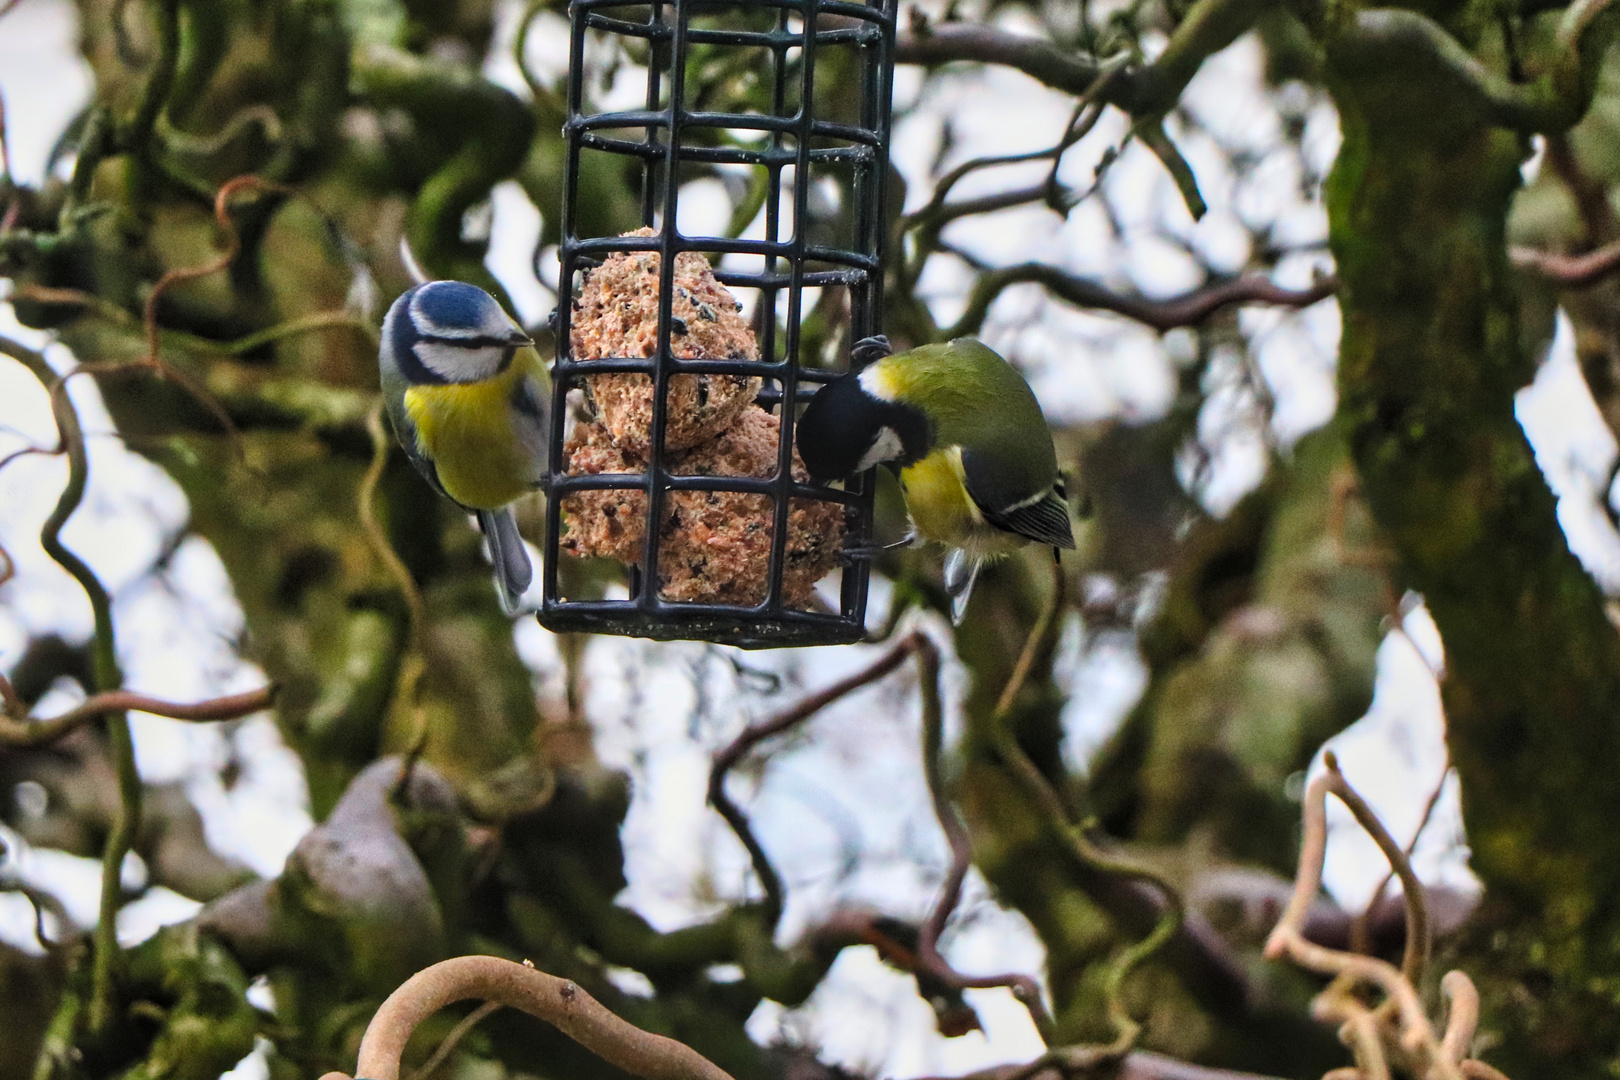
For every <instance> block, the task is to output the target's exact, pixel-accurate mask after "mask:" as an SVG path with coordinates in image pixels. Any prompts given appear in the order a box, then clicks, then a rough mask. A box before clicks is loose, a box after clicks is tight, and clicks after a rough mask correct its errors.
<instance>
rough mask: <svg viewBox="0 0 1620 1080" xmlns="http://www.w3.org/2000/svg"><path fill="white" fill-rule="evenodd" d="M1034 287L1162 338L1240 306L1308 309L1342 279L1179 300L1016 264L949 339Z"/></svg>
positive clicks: (979, 288)
mask: <svg viewBox="0 0 1620 1080" xmlns="http://www.w3.org/2000/svg"><path fill="white" fill-rule="evenodd" d="M1020 284H1036V285H1040V286H1042V287H1044V288H1045V289H1046V290H1047V291H1048V292H1050V293H1051V294H1052V295H1053V296H1056V297H1057V298H1058V299H1060V300H1063V301H1065V302H1067V303H1070V304H1073V305H1074V306H1076V307H1081V308H1092V309H1095V310H1098V311H1112V312H1114V313H1115V314H1117V315H1123V316H1125V317H1126V318H1128V319H1132V320H1134V321H1136V322H1139V323H1141V324H1142V325H1144V326H1147V327H1151V328H1152V329H1154V330H1157V331H1159V332H1160V333H1161V334H1162V333H1164V332H1166V331H1168V330H1174V329H1177V328H1179V327H1184V326H1197V325H1199V324H1200V323H1202V322H1204V320H1206V319H1208V318H1209V317H1210V316H1212V315H1214V314H1215V313H1216V312H1218V311H1221V310H1222V309H1223V308H1228V307H1232V306H1234V305H1238V304H1270V305H1274V306H1278V307H1291V308H1306V307H1310V306H1311V305H1312V304H1315V303H1317V302H1319V301H1322V300H1325V299H1327V298H1328V297H1329V296H1332V295H1333V294H1334V293H1335V292H1337V291H1338V288H1339V283H1338V279H1337V278H1334V277H1331V276H1330V277H1325V278H1323V279H1322V280H1320V281H1318V282H1316V283H1315V284H1313V285H1311V286H1310V287H1309V288H1305V289H1290V288H1286V287H1284V286H1282V285H1278V284H1277V283H1276V282H1274V281H1272V280H1271V279H1270V278H1266V277H1260V276H1258V275H1251V276H1246V277H1239V278H1233V279H1232V280H1230V281H1221V282H1217V283H1216V284H1214V285H1207V286H1204V287H1203V288H1199V289H1194V290H1193V291H1191V292H1188V293H1184V294H1182V295H1181V296H1173V297H1170V298H1169V299H1166V300H1154V299H1151V298H1149V297H1146V296H1143V295H1142V294H1140V293H1134V292H1117V291H1115V290H1113V289H1110V288H1108V287H1107V286H1106V285H1102V284H1100V283H1098V282H1095V281H1092V280H1090V279H1088V278H1083V277H1080V276H1079V275H1076V274H1071V273H1069V272H1068V271H1065V270H1061V269H1059V268H1058V267H1055V266H1049V265H1047V264H1045V263H1018V264H1016V265H1013V266H1007V267H1002V268H1000V269H997V270H991V271H988V272H987V273H985V274H984V275H982V276H981V277H980V278H979V280H978V282H977V283H976V284H975V285H974V287H973V291H972V292H971V293H970V294H969V296H968V304H967V308H966V310H964V311H963V313H962V316H961V318H959V319H958V320H957V322H956V324H955V325H954V326H952V327H951V328H950V329H949V330H948V331H945V336H946V337H962V336H964V335H969V334H973V333H976V332H977V331H978V330H979V328H980V327H981V326H983V325H984V319H985V316H986V315H987V314H988V312H989V310H990V305H991V304H992V303H994V302H995V300H996V298H997V297H999V296H1000V295H1001V294H1002V293H1003V292H1005V291H1006V290H1007V289H1008V288H1009V287H1011V286H1013V285H1020Z"/></svg>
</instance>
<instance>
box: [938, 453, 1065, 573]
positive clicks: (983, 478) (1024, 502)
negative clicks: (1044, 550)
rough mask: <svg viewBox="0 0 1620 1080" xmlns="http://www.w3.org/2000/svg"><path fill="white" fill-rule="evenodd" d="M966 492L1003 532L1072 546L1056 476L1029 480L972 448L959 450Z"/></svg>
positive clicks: (991, 522)
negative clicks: (1043, 482)
mask: <svg viewBox="0 0 1620 1080" xmlns="http://www.w3.org/2000/svg"><path fill="white" fill-rule="evenodd" d="M962 472H963V473H964V474H965V476H966V479H967V489H968V495H969V497H971V498H972V499H973V502H974V504H975V505H976V506H978V508H979V512H980V513H981V514H983V515H984V520H985V521H987V522H989V523H990V524H991V525H994V526H995V527H996V528H998V529H1001V530H1003V531H1005V532H1010V533H1013V534H1015V535H1018V536H1022V537H1025V538H1027V539H1030V540H1033V541H1035V542H1036V543H1038V544H1046V545H1049V546H1051V547H1058V548H1070V549H1072V548H1073V547H1074V528H1073V526H1072V525H1071V524H1070V523H1069V502H1068V500H1067V499H1065V498H1064V497H1063V485H1062V482H1061V481H1060V480H1058V479H1057V478H1056V477H1053V478H1052V479H1050V480H1048V481H1047V482H1046V484H1045V486H1044V487H1043V486H1040V485H1039V484H1034V483H1031V482H1030V479H1029V477H1028V476H1027V475H1024V474H1023V471H1022V470H1020V469H1017V468H1008V467H1006V466H1005V465H1003V464H1001V463H999V462H998V461H997V460H996V459H994V458H991V457H989V456H987V455H984V454H978V453H975V452H973V451H972V450H963V451H962Z"/></svg>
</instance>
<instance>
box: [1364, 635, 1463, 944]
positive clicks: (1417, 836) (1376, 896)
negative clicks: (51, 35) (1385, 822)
mask: <svg viewBox="0 0 1620 1080" xmlns="http://www.w3.org/2000/svg"><path fill="white" fill-rule="evenodd" d="M1419 655H1420V656H1421V655H1422V651H1421V650H1419ZM1450 776H1451V763H1450V762H1449V761H1448V762H1447V763H1446V765H1445V767H1444V768H1442V769H1441V770H1440V779H1439V781H1438V782H1437V783H1436V784H1435V785H1434V788H1433V790H1431V791H1430V792H1429V800H1428V802H1426V803H1424V804H1423V816H1422V817H1420V818H1419V819H1418V826H1417V829H1416V830H1415V831H1414V832H1413V833H1412V839H1410V840H1408V841H1407V843H1406V849H1405V852H1404V856H1405V859H1406V862H1407V863H1408V865H1410V863H1411V861H1412V853H1413V852H1415V851H1417V846H1418V841H1419V840H1421V839H1423V831H1424V830H1425V829H1427V828H1428V827H1429V822H1430V820H1432V819H1433V817H1434V809H1435V807H1437V806H1439V805H1440V796H1441V795H1442V794H1444V793H1445V790H1446V780H1447V779H1448V778H1449V777H1450ZM1395 877H1396V869H1395V867H1394V866H1391V867H1390V868H1389V871H1388V872H1387V873H1385V874H1384V879H1383V880H1382V881H1380V882H1379V883H1378V888H1376V889H1374V890H1373V894H1372V899H1370V900H1368V901H1367V906H1366V907H1364V908H1362V910H1361V914H1359V915H1357V916H1356V917H1355V919H1354V921H1352V922H1351V924H1350V951H1351V952H1360V953H1364V952H1371V951H1372V950H1371V948H1370V947H1369V945H1368V942H1369V938H1370V936H1371V935H1370V933H1369V926H1370V924H1371V921H1372V916H1373V912H1374V911H1376V910H1377V908H1378V905H1379V903H1380V902H1381V901H1382V900H1383V899H1384V893H1385V892H1387V891H1389V886H1390V883H1391V882H1393V881H1394V880H1395Z"/></svg>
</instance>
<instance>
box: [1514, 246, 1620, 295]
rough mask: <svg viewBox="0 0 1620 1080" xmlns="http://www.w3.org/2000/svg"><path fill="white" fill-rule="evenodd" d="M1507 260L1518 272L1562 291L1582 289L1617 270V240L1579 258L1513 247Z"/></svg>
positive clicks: (1619, 248)
mask: <svg viewBox="0 0 1620 1080" xmlns="http://www.w3.org/2000/svg"><path fill="white" fill-rule="evenodd" d="M1508 258H1509V259H1511V260H1512V262H1513V265H1514V266H1517V267H1519V268H1520V269H1521V270H1532V271H1534V272H1535V273H1537V274H1540V275H1541V276H1542V277H1544V278H1547V279H1548V280H1549V281H1553V282H1555V283H1557V284H1559V285H1563V286H1565V287H1566V288H1571V289H1584V288H1587V287H1589V286H1592V285H1596V284H1597V283H1598V282H1600V281H1602V280H1603V279H1604V278H1606V277H1608V276H1609V275H1610V274H1612V273H1614V272H1615V271H1616V270H1617V269H1620V240H1616V241H1614V242H1613V243H1609V244H1605V245H1604V246H1602V247H1600V248H1597V249H1596V250H1594V251H1588V252H1585V253H1584V254H1580V255H1565V254H1562V253H1561V252H1557V251H1539V250H1537V249H1535V248H1529V247H1513V248H1509V249H1508Z"/></svg>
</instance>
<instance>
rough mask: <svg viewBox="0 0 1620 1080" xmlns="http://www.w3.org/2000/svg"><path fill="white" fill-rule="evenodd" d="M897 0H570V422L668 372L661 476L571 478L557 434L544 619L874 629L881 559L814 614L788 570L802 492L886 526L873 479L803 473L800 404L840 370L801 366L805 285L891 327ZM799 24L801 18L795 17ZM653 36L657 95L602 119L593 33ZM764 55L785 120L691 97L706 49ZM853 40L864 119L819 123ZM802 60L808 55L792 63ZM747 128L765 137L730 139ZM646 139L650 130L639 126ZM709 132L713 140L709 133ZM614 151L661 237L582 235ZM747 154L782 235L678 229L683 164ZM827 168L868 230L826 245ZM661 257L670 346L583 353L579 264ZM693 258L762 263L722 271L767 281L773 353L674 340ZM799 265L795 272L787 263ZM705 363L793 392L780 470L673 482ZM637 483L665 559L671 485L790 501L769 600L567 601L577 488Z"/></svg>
mask: <svg viewBox="0 0 1620 1080" xmlns="http://www.w3.org/2000/svg"><path fill="white" fill-rule="evenodd" d="M897 4H898V0H868V2H864V3H863V2H857V0H639V2H637V0H628V2H627V0H573V2H572V3H571V4H570V5H569V16H570V22H571V32H572V39H571V49H570V67H569V77H568V120H567V124H566V126H565V128H564V134H565V137H566V140H567V150H568V157H567V164H566V171H565V181H566V182H565V188H564V194H563V215H562V217H563V221H562V224H563V229H562V233H563V235H562V242H561V245H560V249H559V252H558V259H559V262H560V264H561V265H560V273H559V290H558V315H557V326H556V331H557V362H556V364H555V366H554V368H553V385H554V392H555V395H556V396H555V399H554V412H553V415H554V416H559V417H561V416H563V415H566V409H567V403H566V397H567V394H568V391H569V390H570V389H571V388H572V387H573V386H574V385H577V384H578V381H579V379H580V378H581V377H582V376H584V375H595V374H604V373H627V372H635V373H641V374H646V375H649V376H651V378H652V380H653V384H654V390H653V420H652V426H651V431H650V433H649V434H650V437H651V446H650V453H649V461H648V463H647V468H646V472H645V474H614V475H605V474H604V475H596V476H567V475H565V474H563V473H562V472H561V471H560V470H561V467H562V465H561V463H562V461H563V432H562V425H561V424H558V425H555V427H556V429H557V430H555V431H554V432H553V434H552V447H551V461H552V463H553V464H552V467H553V470H554V471H553V472H552V474H551V475H550V477H549V485H548V486H549V491H550V498H549V499H548V502H547V511H546V544H545V562H544V570H543V585H544V599H543V601H542V606H541V610H540V615H539V617H540V621H541V622H542V623H543V624H544V625H546V626H547V627H548V628H550V629H553V630H559V631H582V632H588V633H610V634H629V635H634V636H640V637H652V638H662V639H671V638H700V639H704V640H709V641H719V642H724V643H729V644H735V645H741V646H743V647H748V648H760V647H775V646H787V645H811V644H840V643H847V642H852V641H858V640H860V639H861V638H862V637H864V634H865V615H866V595H867V586H868V582H869V576H870V566H869V563H868V562H867V561H865V560H856V561H855V562H854V563H853V564H852V565H849V566H846V567H845V568H844V570H843V582H842V585H843V587H842V590H841V598H840V610H839V612H838V613H837V614H830V613H825V612H816V611H804V610H799V609H796V608H792V607H790V606H788V605H787V604H785V603H784V602H783V598H782V574H783V568H784V548H785V544H786V540H787V532H788V530H787V523H788V510H789V499H790V498H791V499H814V500H822V501H835V502H840V503H843V504H845V505H846V506H847V507H848V508H849V513H848V514H847V522H848V529H849V534H850V538H851V541H852V542H854V543H861V544H864V543H865V541H866V539H867V538H868V537H869V536H870V534H871V520H872V481H871V477H870V475H868V476H866V477H861V478H858V479H857V480H855V481H852V482H850V483H849V484H847V485H846V489H845V490H843V491H837V490H832V489H828V488H823V487H816V486H811V485H806V484H802V483H797V482H795V481H794V480H793V479H792V474H791V463H792V453H793V420H794V415H795V403H796V402H800V401H802V400H803V399H804V396H805V395H802V394H801V393H800V384H801V383H803V382H808V383H824V382H826V381H828V380H830V379H831V378H833V377H835V376H836V374H837V373H836V372H831V371H822V370H813V369H805V370H801V368H800V367H799V356H798V352H799V344H800V341H799V338H800V321H801V318H802V315H803V309H802V298H803V290H804V289H806V288H823V287H828V286H843V287H845V288H847V289H848V290H849V299H850V313H851V325H850V337H849V340H850V341H856V340H859V339H861V338H863V337H867V336H869V335H872V334H875V333H877V332H878V330H879V327H878V326H877V319H878V312H879V307H880V303H881V287H882V265H883V243H884V234H885V223H884V220H883V206H884V187H885V179H886V174H887V171H888V158H889V130H890V113H891V95H892V91H893V73H894V33H895V11H896V7H897ZM756 13H762V14H766V15H774V19H767V20H764V21H770V22H774V25H773V26H770V27H767V28H763V29H741V28H737V29H733V28H728V27H725V26H723V25H717V24H719V23H722V22H723V21H724V19H725V18H726V17H727V16H728V15H731V16H736V17H737V18H738V19H739V21H740V20H741V19H742V18H744V17H746V16H754V15H756ZM795 22H796V23H797V25H796V26H795V25H794V23H795ZM593 32H594V33H597V34H604V35H609V36H614V37H618V38H620V39H626V38H628V39H632V40H639V41H640V42H643V43H644V45H642V46H641V48H643V49H645V51H646V53H647V57H648V60H647V92H646V96H645V102H644V106H643V107H642V108H639V109H629V110H618V111H607V112H597V113H587V112H585V100H584V99H585V95H584V81H585V74H586V73H585V50H586V42H587V39H588V38H589V37H590V35H591V34H592V33H593ZM694 45H696V46H720V47H725V46H729V47H736V48H759V49H763V50H765V51H766V52H767V53H768V54H769V56H770V66H771V72H770V75H771V77H772V79H773V83H772V86H771V88H770V89H771V96H772V105H771V110H770V112H769V113H768V114H765V113H756V112H719V111H705V110H698V109H691V108H688V106H687V100H688V90H689V87H688V86H687V84H686V81H687V66H688V61H689V57H690V53H691V49H692V47H693V46H694ZM832 48H853V49H855V50H856V52H855V55H856V57H858V61H857V62H858V65H859V78H858V80H856V81H855V83H854V84H852V85H850V86H849V87H848V89H846V90H844V91H843V92H844V93H858V94H859V95H860V101H859V106H858V113H859V122H858V123H841V122H833V121H828V120H822V119H817V117H816V116H815V102H816V86H815V78H816V74H817V62H816V58H817V53H818V50H822V49H832ZM790 54H791V55H792V59H791V61H790ZM795 66H796V69H797V70H796V78H795V79H793V80H792V81H793V82H796V84H797V85H796V86H793V87H791V89H793V90H795V91H796V93H795V94H794V95H792V96H794V97H796V99H797V100H796V101H795V102H794V104H793V105H792V106H791V107H790V106H789V100H790V94H789V90H790V78H789V76H790V69H791V68H794V67H795ZM725 131H734V132H741V133H748V134H750V135H752V136H753V138H754V140H755V141H756V142H758V143H759V144H760V145H757V146H755V145H746V144H742V143H740V141H737V140H734V141H733V142H732V143H730V144H728V143H727V142H726V141H725V140H723V139H720V138H716V137H715V133H716V132H725ZM635 132H639V137H636V136H635V135H633V134H632V133H635ZM694 136H699V137H698V138H694ZM582 151H595V152H606V153H609V154H615V155H622V156H627V157H631V158H635V159H638V160H639V161H640V162H641V165H642V192H641V194H642V205H641V211H642V214H641V217H642V225H643V226H648V227H653V228H656V229H657V230H658V232H657V235H654V236H645V237H630V236H603V237H591V236H586V237H582V236H580V235H578V231H577V229H578V222H577V211H578V206H579V201H578V195H579V183H580V156H581V152H582ZM726 164H734V165H748V166H756V167H762V168H764V169H765V170H766V172H767V176H768V185H769V187H768V193H767V196H766V198H765V204H764V209H765V237H764V239H762V240H760V239H754V240H745V239H740V238H731V237H714V236H687V235H684V234H682V233H681V232H680V231H679V229H678V228H677V226H676V223H677V220H678V215H677V206H678V202H679V197H680V189H681V175H680V173H681V168H682V167H683V166H690V165H726ZM817 165H822V166H824V167H825V166H828V165H835V166H836V167H838V168H841V169H845V170H847V171H848V174H849V175H850V177H851V181H850V188H851V190H850V191H849V197H850V198H851V200H852V205H853V217H854V228H853V233H854V235H853V237H852V239H851V242H850V243H849V244H848V246H847V247H838V246H833V245H827V244H812V243H810V242H808V240H807V238H806V233H807V231H808V230H807V228H806V226H807V222H808V214H807V197H808V193H809V189H810V187H811V185H812V174H813V171H814V169H815V167H816V166H817ZM789 167H791V168H792V169H793V178H792V183H791V187H790V188H789V194H790V195H791V200H792V207H793V209H792V215H793V217H792V233H791V236H790V237H788V238H787V239H783V238H782V232H783V222H782V220H781V219H782V212H781V205H782V201H783V199H782V196H783V191H784V188H783V172H784V170H786V169H787V168H789ZM641 251H644V252H657V253H659V255H660V282H659V311H658V340H657V349H656V352H655V355H654V356H653V357H650V358H642V357H609V358H604V359H600V360H578V359H576V358H575V357H574V356H573V355H572V345H571V316H572V314H573V312H572V307H573V297H574V293H575V290H576V280H575V279H576V275H577V274H579V273H581V272H583V271H585V270H587V269H589V268H590V267H591V266H594V265H597V264H598V263H599V262H600V261H601V260H602V259H603V258H605V257H606V256H608V255H610V254H612V253H614V252H641ZM686 251H696V252H701V253H703V254H705V255H728V254H734V255H743V256H758V257H762V259H763V270H762V271H761V272H756V273H750V272H742V271H739V270H735V269H727V268H724V267H722V268H721V269H719V270H717V271H716V276H717V277H718V278H719V280H720V281H721V282H722V283H723V284H725V285H728V286H745V287H750V288H754V289H757V290H759V303H760V304H761V305H763V306H764V310H763V316H764V317H763V320H762V321H761V323H760V327H761V330H762V333H761V340H760V341H759V354H760V356H761V357H762V359H761V360H760V361H757V362H753V361H739V360H709V359H678V358H675V357H674V356H673V355H672V353H671V350H670V335H671V328H672V321H671V305H672V303H673V297H672V293H673V291H674V290H673V279H674V269H675V256H676V255H677V254H680V253H682V252H686ZM784 264H785V266H784ZM781 294H785V298H786V301H787V311H786V316H787V317H786V320H785V327H784V328H783V329H782V331H781V336H782V341H781V342H780V347H779V343H778V341H777V335H778V327H777V314H778V299H779V296H780V295H781ZM684 372H690V373H712V374H745V375H756V376H761V377H762V378H763V379H764V380H765V386H766V391H765V392H764V393H762V394H761V395H760V400H761V402H762V403H764V404H766V405H767V406H769V405H772V404H776V403H780V406H781V408H780V410H779V415H780V417H781V421H782V423H781V436H780V443H779V454H778V462H777V470H776V475H775V476H774V477H772V478H768V479H753V478H744V477H710V476H673V475H671V474H670V473H669V472H668V470H667V469H666V467H665V456H666V452H665V450H664V446H663V442H664V430H665V426H666V418H665V411H666V407H667V401H668V396H667V392H666V391H667V386H668V381H669V378H670V376H672V375H675V374H679V373H684ZM603 488H621V489H640V490H642V491H645V492H646V493H647V500H646V503H647V517H646V521H647V528H646V536H647V543H646V548H645V551H644V553H643V557H642V561H641V565H642V566H643V567H657V566H658V565H659V563H658V547H659V539H660V538H659V533H660V530H659V528H658V527H657V523H658V522H659V521H661V514H662V507H663V504H664V500H665V496H666V493H667V492H669V491H672V490H673V491H679V490H702V491H744V492H757V493H760V494H764V495H769V496H771V497H772V498H773V502H774V514H775V520H774V531H773V533H772V544H771V552H770V570H769V588H768V590H767V594H766V596H765V599H764V600H763V601H761V602H760V603H759V604H755V605H731V604H707V603H686V602H676V601H669V600H665V599H662V598H661V597H660V596H659V595H658V592H659V588H658V581H657V576H658V575H657V574H656V572H654V573H640V574H637V575H634V576H635V577H637V578H639V579H640V580H636V581H633V583H632V593H633V595H632V596H631V598H630V599H628V600H598V601H584V600H568V599H566V598H564V597H563V596H562V593H561V590H560V588H559V584H558V567H559V561H560V558H561V552H560V543H559V541H560V537H561V534H562V521H561V503H562V497H563V495H564V494H565V493H567V492H569V491H578V490H589V489H598V490H600V489H603Z"/></svg>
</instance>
